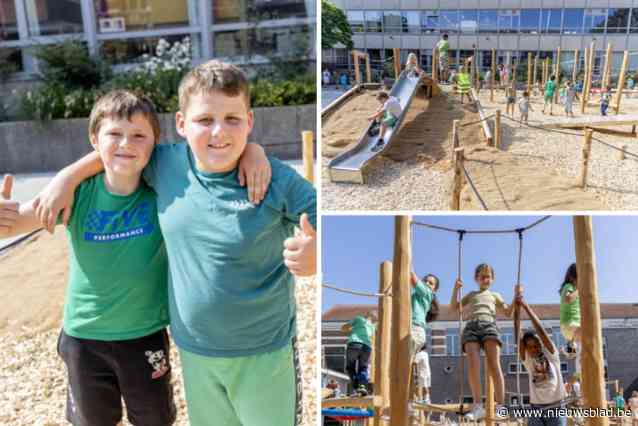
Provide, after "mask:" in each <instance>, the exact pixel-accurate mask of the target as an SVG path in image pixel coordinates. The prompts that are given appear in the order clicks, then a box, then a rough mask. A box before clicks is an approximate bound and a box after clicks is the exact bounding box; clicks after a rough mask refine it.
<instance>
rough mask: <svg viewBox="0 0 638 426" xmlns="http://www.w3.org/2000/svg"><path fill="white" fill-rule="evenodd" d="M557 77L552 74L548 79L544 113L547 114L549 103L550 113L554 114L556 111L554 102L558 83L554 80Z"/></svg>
mask: <svg viewBox="0 0 638 426" xmlns="http://www.w3.org/2000/svg"><path fill="white" fill-rule="evenodd" d="M555 79H556V77H555V76H551V77H550V78H549V80H547V83H545V97H544V100H545V103H544V104H543V114H545V108H546V107H547V104H549V115H553V113H554V109H553V105H552V104H553V102H554V101H553V100H554V92H555V91H556V83H555V82H554V80H555Z"/></svg>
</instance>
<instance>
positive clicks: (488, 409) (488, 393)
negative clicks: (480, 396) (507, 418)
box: [475, 355, 496, 426]
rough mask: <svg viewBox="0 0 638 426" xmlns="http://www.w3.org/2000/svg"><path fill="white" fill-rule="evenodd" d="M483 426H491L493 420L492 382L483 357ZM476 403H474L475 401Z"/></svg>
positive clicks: (488, 367)
mask: <svg viewBox="0 0 638 426" xmlns="http://www.w3.org/2000/svg"><path fill="white" fill-rule="evenodd" d="M484 365H485V426H493V425H494V420H493V419H494V418H495V417H496V415H495V413H494V381H493V380H492V376H491V375H490V366H489V363H488V362H487V355H486V356H485V364H484ZM475 402H476V401H475Z"/></svg>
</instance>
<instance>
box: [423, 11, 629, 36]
mask: <svg viewBox="0 0 638 426" xmlns="http://www.w3.org/2000/svg"><path fill="white" fill-rule="evenodd" d="M637 26H638V24H637ZM421 31H422V32H423V33H425V34H430V33H436V32H439V12H438V11H436V10H426V11H424V12H423V14H422V15H421Z"/></svg>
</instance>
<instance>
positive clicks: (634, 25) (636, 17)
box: [629, 7, 638, 33]
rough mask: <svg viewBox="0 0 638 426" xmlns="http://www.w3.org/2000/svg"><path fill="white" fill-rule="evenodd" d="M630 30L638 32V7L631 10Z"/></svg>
mask: <svg viewBox="0 0 638 426" xmlns="http://www.w3.org/2000/svg"><path fill="white" fill-rule="evenodd" d="M629 32H630V33H638V7H634V8H633V9H632V10H631V21H629Z"/></svg>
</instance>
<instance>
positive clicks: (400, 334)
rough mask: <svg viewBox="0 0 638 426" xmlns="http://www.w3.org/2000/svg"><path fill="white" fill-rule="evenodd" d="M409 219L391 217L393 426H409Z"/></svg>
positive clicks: (410, 321)
mask: <svg viewBox="0 0 638 426" xmlns="http://www.w3.org/2000/svg"><path fill="white" fill-rule="evenodd" d="M411 219H412V218H411V216H396V217H395V218H394V261H393V262H392V266H393V267H392V344H391V346H392V351H390V353H391V368H390V377H391V381H390V418H391V419H392V426H408V422H409V415H408V398H409V396H410V395H409V391H410V383H409V380H406V376H407V375H408V374H409V373H410V365H411V362H412V360H411V359H410V324H411V323H412V312H411V311H412V308H411V305H410V289H411V288H410V272H411V265H412V263H411V259H410V258H411V250H412V248H411V246H410V244H411V240H410V222H411Z"/></svg>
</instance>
